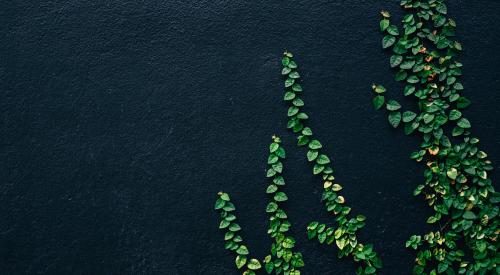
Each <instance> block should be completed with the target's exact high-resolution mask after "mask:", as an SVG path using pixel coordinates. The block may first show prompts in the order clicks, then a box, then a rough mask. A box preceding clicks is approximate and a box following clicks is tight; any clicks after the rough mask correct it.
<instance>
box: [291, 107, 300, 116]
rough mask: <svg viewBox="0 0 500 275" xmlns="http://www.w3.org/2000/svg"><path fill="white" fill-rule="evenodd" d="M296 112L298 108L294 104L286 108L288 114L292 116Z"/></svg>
mask: <svg viewBox="0 0 500 275" xmlns="http://www.w3.org/2000/svg"><path fill="white" fill-rule="evenodd" d="M298 112H299V108H297V107H295V106H291V107H290V108H288V116H294V115H296V114H297V113H298Z"/></svg>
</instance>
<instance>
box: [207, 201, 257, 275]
mask: <svg viewBox="0 0 500 275" xmlns="http://www.w3.org/2000/svg"><path fill="white" fill-rule="evenodd" d="M217 195H218V196H219V198H218V199H217V200H216V201H215V210H219V211H220V218H221V221H220V224H219V228H220V229H225V230H226V234H225V235H224V240H225V241H226V244H225V246H224V247H225V248H226V249H228V250H231V251H234V252H235V253H236V254H237V256H236V258H235V263H236V267H237V268H238V269H241V268H243V267H246V269H245V270H244V272H243V274H244V275H255V270H258V269H260V268H261V267H262V265H261V264H260V262H259V260H257V259H254V258H251V259H248V258H249V256H248V255H249V254H250V252H249V250H248V247H247V246H246V245H245V244H244V243H243V238H242V237H241V235H240V233H239V232H240V231H241V227H240V225H239V224H238V223H236V216H235V215H234V214H233V213H234V211H235V207H234V204H233V203H232V202H231V199H230V198H229V195H228V194H227V193H224V192H219V193H217Z"/></svg>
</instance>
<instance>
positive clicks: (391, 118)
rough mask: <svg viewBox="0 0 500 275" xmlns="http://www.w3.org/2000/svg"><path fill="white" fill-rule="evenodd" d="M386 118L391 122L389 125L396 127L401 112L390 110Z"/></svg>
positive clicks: (399, 120)
mask: <svg viewBox="0 0 500 275" xmlns="http://www.w3.org/2000/svg"><path fill="white" fill-rule="evenodd" d="M388 119H389V123H390V124H391V126H392V127H394V128H397V127H398V125H399V123H400V122H401V113H400V112H390V113H389V116H388Z"/></svg>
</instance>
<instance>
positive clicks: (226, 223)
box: [219, 220, 231, 229]
mask: <svg viewBox="0 0 500 275" xmlns="http://www.w3.org/2000/svg"><path fill="white" fill-rule="evenodd" d="M230 224H231V222H229V221H228V220H222V221H220V224H219V228H220V229H223V228H226V227H228V226H229V225H230Z"/></svg>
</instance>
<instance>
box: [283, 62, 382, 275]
mask: <svg viewBox="0 0 500 275" xmlns="http://www.w3.org/2000/svg"><path fill="white" fill-rule="evenodd" d="M282 65H283V69H282V72H281V73H282V75H283V76H284V77H285V95H284V100H285V101H286V102H288V104H289V108H288V114H287V115H288V124H287V128H289V129H291V130H292V131H293V133H295V134H296V135H297V145H298V146H304V147H306V148H307V149H308V150H307V159H308V161H309V162H311V163H313V169H312V172H313V174H314V175H318V176H320V177H321V178H322V180H323V188H324V189H323V195H322V201H323V202H324V204H325V207H326V210H327V211H328V212H330V213H332V214H334V216H336V218H335V221H336V224H335V226H327V225H326V224H322V223H319V222H317V221H313V222H311V223H310V224H309V225H308V226H307V235H308V237H309V239H313V238H315V239H317V240H318V241H319V242H320V243H322V244H323V243H326V244H328V245H331V244H333V243H335V245H336V246H337V247H338V248H339V251H338V256H339V258H342V257H346V256H352V258H353V259H354V261H355V262H359V263H361V264H360V266H359V267H358V268H357V270H356V273H357V274H375V273H376V272H377V269H378V268H381V267H382V262H381V260H380V258H379V257H378V256H377V253H376V252H375V251H374V250H373V245H371V244H367V245H363V244H362V243H361V242H359V240H358V237H357V235H356V234H357V231H358V230H359V229H361V228H363V227H364V225H365V223H364V221H365V219H366V217H365V216H363V215H357V216H356V217H350V215H349V213H350V212H351V208H350V207H349V206H347V205H346V203H345V198H344V197H343V196H341V195H340V194H339V191H340V190H341V189H342V186H341V185H340V184H338V183H336V182H334V179H335V177H334V176H333V168H332V166H331V160H330V158H329V157H328V156H327V155H326V154H325V153H324V150H323V145H322V144H321V142H320V141H319V140H317V139H315V138H314V137H313V131H312V130H311V128H309V127H306V126H305V123H306V120H307V119H308V118H309V116H308V115H307V114H306V113H305V112H303V111H302V110H301V108H302V107H303V106H304V101H303V100H302V99H301V98H300V96H301V93H302V86H301V85H300V83H299V82H300V75H299V73H298V71H297V63H296V62H295V61H294V60H293V54H292V53H290V52H285V53H284V56H283V59H282Z"/></svg>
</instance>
